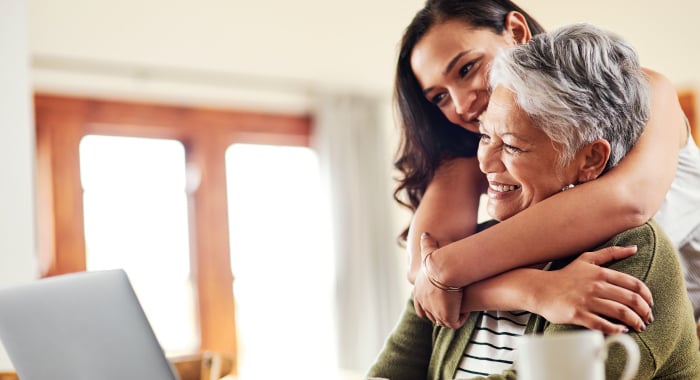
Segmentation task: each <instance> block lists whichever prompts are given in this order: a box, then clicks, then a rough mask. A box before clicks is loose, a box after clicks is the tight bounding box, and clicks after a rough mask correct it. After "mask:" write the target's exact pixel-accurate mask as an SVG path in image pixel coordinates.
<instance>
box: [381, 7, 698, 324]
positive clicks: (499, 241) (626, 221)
mask: <svg viewBox="0 0 700 380" xmlns="http://www.w3.org/2000/svg"><path fill="white" fill-rule="evenodd" d="M542 31H543V28H542V27H541V26H540V25H539V24H538V23H537V22H536V21H535V20H534V19H533V18H532V17H530V16H529V15H528V14H527V13H526V12H525V11H524V10H522V9H521V8H519V7H518V6H517V5H515V4H513V3H512V2H510V1H504V0H428V2H427V3H426V5H425V7H424V8H423V9H422V10H420V11H419V12H418V13H417V14H416V16H415V18H414V19H413V21H412V22H411V24H410V25H409V26H408V28H407V29H406V31H405V33H404V37H403V39H402V42H401V48H400V52H399V57H398V65H397V73H396V84H395V97H396V102H397V108H398V110H399V114H400V122H401V126H402V131H403V132H402V133H403V135H402V143H401V146H400V148H399V151H398V158H397V161H396V167H397V168H398V169H399V170H400V171H401V173H403V177H402V178H401V179H400V182H399V186H398V188H397V190H396V194H395V196H396V198H397V200H399V201H400V202H403V203H404V204H405V205H407V206H408V207H410V208H411V209H412V210H414V211H415V213H414V217H413V220H412V222H411V226H410V228H409V229H408V230H407V231H406V232H405V233H404V234H403V236H402V237H403V238H404V239H406V242H407V246H408V251H409V257H410V270H409V279H410V280H411V281H412V282H414V284H415V289H414V297H415V306H416V309H417V312H418V315H420V316H425V317H428V318H429V319H430V320H431V321H435V322H438V323H440V324H442V325H445V326H448V327H453V328H455V327H458V326H460V325H461V324H462V323H463V322H464V320H465V317H466V314H464V313H463V312H462V313H461V312H460V310H461V304H460V302H461V300H462V292H460V291H454V292H446V291H444V289H449V290H461V289H462V288H463V287H464V286H466V285H469V284H472V283H474V282H476V281H479V280H483V279H486V278H490V277H492V276H495V275H498V274H500V273H503V272H505V271H508V270H511V269H513V268H518V267H522V266H528V265H532V264H535V263H540V262H547V261H550V260H553V259H557V258H562V257H567V256H570V255H573V254H577V253H580V252H582V251H585V250H588V249H591V247H595V246H597V245H598V244H600V243H601V242H603V241H605V240H606V239H607V238H609V237H610V236H613V235H615V234H616V233H619V232H621V231H624V230H626V229H629V228H631V227H635V226H639V225H641V224H643V223H645V222H646V221H647V220H648V219H649V218H651V217H652V216H654V215H655V213H656V212H657V211H658V210H659V209H660V207H661V205H662V204H664V202H667V204H666V205H670V209H668V210H666V213H669V212H674V211H676V210H683V211H688V210H689V211H688V212H686V215H685V217H684V218H682V219H681V218H659V220H661V221H664V223H663V224H662V227H663V228H664V229H665V230H669V231H671V230H674V231H675V230H678V228H677V227H678V224H682V225H683V227H682V230H683V231H684V232H685V233H683V235H684V236H687V238H686V240H692V235H691V232H692V230H693V228H696V226H697V225H698V223H699V222H700V199H698V196H700V194H697V195H693V194H692V193H693V192H684V191H683V189H688V188H689V187H690V188H692V187H694V188H695V189H697V188H699V187H700V173H698V170H700V155H698V154H697V147H696V146H695V144H694V143H693V142H692V139H691V138H690V135H689V133H688V125H687V120H686V119H685V117H684V115H683V113H682V110H681V108H680V105H679V104H678V98H677V94H676V92H675V89H674V87H673V85H672V84H671V83H670V82H669V81H668V80H667V79H666V78H665V77H663V76H662V75H661V74H659V73H656V72H653V71H651V70H645V74H646V76H647V79H648V80H649V83H650V86H651V89H652V92H653V96H652V102H651V117H650V119H649V121H648V123H647V125H646V127H645V130H644V133H643V135H642V136H641V138H640V139H639V141H638V142H637V144H636V145H635V147H634V149H633V150H632V151H631V152H630V153H629V154H628V155H627V156H626V157H625V159H624V160H623V161H622V162H621V163H620V164H619V165H618V166H617V167H616V168H615V169H614V170H612V171H611V172H610V173H609V174H607V175H606V176H604V177H603V178H601V179H600V180H598V181H595V182H592V183H586V184H582V185H581V186H576V187H574V188H573V189H571V190H569V191H566V192H563V193H561V194H557V195H556V196H553V197H551V198H549V199H547V200H546V201H544V202H540V203H538V204H537V205H535V206H533V207H530V208H528V209H527V210H524V211H523V212H521V213H519V214H518V215H516V216H514V217H512V218H509V219H508V220H507V221H506V222H504V223H500V224H498V225H497V226H495V227H493V228H490V229H488V230H486V231H483V232H479V233H475V232H476V226H477V212H478V206H479V201H480V197H481V195H482V194H483V193H485V191H486V189H487V187H488V188H489V189H490V192H489V194H490V195H489V196H498V194H506V193H508V192H518V191H520V189H517V188H508V187H499V186H498V185H493V184H492V185H487V183H486V181H485V178H484V176H483V174H482V173H481V172H480V171H479V168H478V164H477V160H476V158H475V155H476V144H477V141H478V138H479V135H478V120H479V116H480V115H481V113H483V112H484V110H485V109H486V107H487V106H488V102H489V97H490V92H489V88H488V84H487V77H488V72H489V67H490V65H491V62H492V60H493V58H494V56H495V55H496V54H497V52H498V51H499V50H500V49H507V48H510V47H513V46H516V45H518V44H523V43H526V42H528V41H529V40H530V38H531V37H532V35H535V34H539V33H541V32H542ZM693 150H695V153H693ZM679 152H681V153H680V154H681V156H680V157H681V158H682V159H684V160H686V161H687V160H696V161H698V162H699V163H698V164H691V165H681V167H683V168H685V169H684V170H686V172H684V173H681V172H680V171H679V173H678V176H675V174H676V171H677V167H678V160H679ZM674 176H675V177H674ZM681 176H682V177H683V179H682V181H679V180H676V181H674V178H679V177H681ZM672 183H673V187H671V184H672ZM669 189H671V190H670V192H669ZM674 189H675V191H674ZM667 193H668V196H667ZM669 201H672V202H669ZM574 220H576V223H573V221H574ZM543 221H546V222H547V223H542V222H543ZM672 223H675V224H672ZM423 232H429V233H430V234H431V236H432V237H434V238H435V239H436V240H437V241H438V243H439V245H440V246H441V248H439V249H438V250H437V251H435V252H434V253H433V254H432V255H431V256H430V258H429V260H428V261H429V263H428V264H429V265H428V267H429V272H428V273H429V274H430V278H428V277H426V271H425V270H421V269H420V268H421V263H422V262H423V261H424V260H423V259H424V258H425V255H421V254H420V246H419V239H418V238H417V237H418V236H419V235H420V234H421V233H423ZM696 235H700V231H699V232H697V233H696ZM465 236H468V237H467V238H464V237H465ZM504 236H507V237H508V238H503V237H504ZM460 239H461V240H460ZM695 241H696V243H695V244H696V245H695V246H696V247H697V246H698V245H697V241H700V236H697V238H696V240H695ZM451 242H455V243H452V244H448V243H451ZM446 244H447V245H446ZM688 247H690V248H691V249H687V250H686V251H685V252H686V255H685V256H684V258H685V260H681V261H682V262H683V263H684V264H685V266H686V268H685V269H686V270H687V272H688V274H689V275H688V276H687V277H686V282H687V284H688V288H689V289H692V288H695V289H696V290H697V289H699V288H698V286H697V284H698V282H697V281H696V280H694V277H693V276H692V275H693V273H698V272H700V269H698V267H700V264H698V261H699V260H700V253H698V252H697V250H696V251H693V250H692V244H690V245H688V246H686V248H688ZM615 249H616V248H615V247H611V248H609V249H608V250H604V251H600V252H598V256H593V257H596V258H595V259H592V260H591V261H590V262H589V263H588V264H590V266H592V265H596V264H601V263H604V262H607V260H609V258H610V257H612V256H619V255H621V254H623V252H614V250H615ZM618 249H620V250H624V248H618ZM513 252H518V254H513ZM626 254H629V253H626ZM590 266H589V267H586V270H587V272H586V273H587V275H588V277H586V278H587V279H588V281H586V282H583V281H580V282H579V283H573V284H571V283H570V284H569V285H570V286H571V288H569V289H564V288H563V287H564V286H566V284H561V286H560V287H559V289H561V291H560V292H559V293H558V295H559V297H560V298H558V299H557V300H556V301H555V300H554V298H552V297H551V294H550V297H544V296H542V294H540V293H538V292H540V291H547V292H551V289H552V287H546V289H548V290H544V289H543V288H545V287H538V286H537V285H538V284H527V285H529V286H528V287H523V286H521V285H522V284H518V283H514V282H508V281H501V282H499V286H501V287H503V288H504V292H506V290H508V287H509V286H511V287H512V288H517V289H519V290H520V291H521V292H522V291H523V289H527V290H528V291H529V294H528V295H527V296H526V297H524V298H522V299H523V301H521V302H523V305H522V306H521V307H522V308H524V309H527V310H530V311H533V312H537V313H538V314H541V315H544V316H545V317H547V318H548V319H553V320H555V321H558V322H564V321H566V322H568V323H573V324H579V325H582V326H584V327H588V328H593V329H599V330H602V331H603V332H606V333H613V332H620V331H623V330H624V328H625V327H624V326H623V324H625V325H627V326H631V327H633V328H635V329H637V330H639V329H641V328H643V327H644V326H645V324H647V323H649V322H650V321H651V319H652V318H653V317H652V316H651V312H650V308H649V305H650V304H651V299H650V297H648V291H647V289H645V288H644V287H643V286H642V285H640V284H639V283H637V282H635V281H632V280H631V279H629V278H626V277H620V276H614V275H612V274H611V273H610V272H607V271H604V270H603V269H604V268H599V271H598V272H596V271H595V269H594V268H590ZM581 273H582V272H581V271H572V275H574V274H579V275H582V274H581ZM581 284H586V286H580V285H581ZM693 284H695V285H693ZM436 285H437V286H436ZM554 288H557V287H554ZM565 290H566V291H565ZM691 299H692V300H693V301H694V302H693V303H694V306H695V309H696V310H697V309H698V308H699V306H698V304H699V303H700V302H697V300H700V295H698V294H697V293H695V292H694V293H692V294H691ZM529 300H532V302H528V301H529ZM539 300H551V302H542V301H539ZM645 301H646V302H645ZM489 302H491V303H492V304H490V305H489V307H490V308H492V309H498V308H500V307H501V305H499V302H505V301H504V299H503V297H495V298H491V299H489ZM603 316H605V317H608V318H604V317H603ZM696 317H697V316H696ZM610 319H614V320H618V321H622V322H623V324H620V323H612V322H611V321H610Z"/></svg>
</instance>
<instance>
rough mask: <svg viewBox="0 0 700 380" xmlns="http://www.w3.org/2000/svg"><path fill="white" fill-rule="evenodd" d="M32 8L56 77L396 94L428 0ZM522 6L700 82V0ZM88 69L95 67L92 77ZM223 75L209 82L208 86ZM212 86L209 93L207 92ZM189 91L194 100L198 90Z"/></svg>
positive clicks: (204, 0)
mask: <svg viewBox="0 0 700 380" xmlns="http://www.w3.org/2000/svg"><path fill="white" fill-rule="evenodd" d="M29 4H30V8H29V26H30V50H31V53H32V55H33V56H34V58H35V59H36V60H35V64H34V69H35V71H41V70H42V69H43V71H47V67H51V66H52V64H51V63H50V60H49V59H48V58H51V57H54V58H56V57H58V58H71V59H80V60H83V63H85V61H98V62H103V63H104V62H107V63H111V64H125V65H126V67H131V68H133V70H132V71H131V73H132V74H133V75H131V76H130V77H129V79H131V80H129V81H127V82H128V84H127V87H128V89H130V90H132V91H137V90H139V87H140V89H141V90H143V91H149V92H150V93H153V92H154V89H153V87H154V83H155V82H158V80H159V78H160V79H162V78H164V77H168V78H171V79H172V78H174V77H177V76H178V75H179V77H180V79H184V78H183V75H181V74H182V73H180V74H174V73H173V72H170V73H168V70H171V71H172V70H174V69H186V70H195V71H197V72H199V73H201V72H205V73H207V75H210V76H211V77H213V78H217V76H218V78H226V80H224V81H219V82H220V83H218V84H217V85H216V86H210V87H215V88H218V89H219V90H221V89H222V88H228V89H230V88H232V87H236V88H237V89H238V90H239V91H240V90H242V89H248V90H251V89H255V90H256V91H260V90H261V89H267V90H270V89H274V90H277V91H278V92H279V91H281V92H284V93H287V94H288V93H290V92H291V93H296V94H299V93H301V94H307V93H309V92H314V91H315V89H318V88H332V89H343V90H347V91H360V92H369V93H372V94H375V95H381V96H387V97H389V96H390V88H391V82H392V80H393V64H394V57H395V53H396V46H397V43H398V41H399V38H400V36H401V33H402V31H403V28H404V27H405V26H406V24H407V23H408V22H409V21H410V19H411V17H412V15H413V14H414V13H415V11H416V10H417V9H419V8H420V7H421V6H422V4H423V0H382V1H374V0H357V1H350V2H348V1H342V2H341V1H338V0H298V1H283V0H278V1H271V2H270V1H267V2H253V1H246V2H243V1H241V0H200V1H194V0H177V1H171V0H145V1H142V0H122V1H106V0H62V1H54V0H30V2H29ZM520 4H521V5H522V6H523V7H524V8H525V9H526V10H529V11H530V13H532V14H533V15H535V16H536V17H537V18H538V19H539V20H540V21H541V22H542V23H543V24H544V25H545V27H547V28H552V27H555V26H558V25H561V24H564V23H568V22H574V21H589V22H593V23H596V24H599V25H601V26H603V27H607V28H610V29H612V30H615V31H617V32H619V33H620V34H622V35H624V36H625V37H627V38H628V39H629V40H630V41H631V42H632V43H633V44H634V45H635V46H637V47H638V49H639V52H640V55H641V56H642V60H643V62H644V64H645V65H646V66H649V67H652V68H655V69H657V70H659V71H661V72H663V73H665V74H667V75H668V76H669V77H670V78H671V79H672V80H673V81H674V82H675V83H677V84H678V85H679V86H687V85H698V83H700V73H699V72H698V70H696V67H695V63H696V62H698V61H699V60H700V43H699V42H698V40H697V36H698V35H700V23H698V22H697V20H696V16H695V15H697V14H698V13H699V12H700V2H698V1H696V0H669V1H655V0H638V1H633V2H630V1H628V0H591V1H585V2H584V1H576V2H573V1H559V0H521V1H520ZM53 66H56V65H55V62H54V64H53ZM88 66H89V65H88ZM88 66H84V67H83V68H84V69H87V71H90V70H89V67H88ZM148 67H151V68H153V67H155V68H156V69H148ZM74 68H75V69H79V68H78V67H74ZM93 68H94V67H93ZM48 71H51V70H48ZM54 71H55V70H54ZM195 77H196V75H195ZM49 79H50V78H48V77H47V76H45V75H44V76H36V77H35V79H34V83H35V85H36V86H38V87H39V88H43V87H47V86H51V85H52V84H51V81H50V80H49ZM189 79H192V81H194V82H197V80H198V79H197V78H189ZM209 79H212V78H209ZM212 80H213V81H216V79H212ZM212 80H204V79H202V77H201V75H200V77H199V82H200V83H203V84H207V82H209V83H211V81H212ZM221 82H224V83H221ZM61 85H62V86H63V87H64V88H66V87H73V88H83V89H85V88H88V87H93V88H95V87H102V89H99V91H101V92H104V88H103V87H104V86H103V84H102V83H101V82H100V81H99V80H97V79H96V78H95V77H94V76H93V77H90V78H87V80H78V81H73V82H72V83H62V84H61ZM104 85H106V86H109V85H110V84H109V83H108V84H104ZM112 85H114V84H113V83H112ZM201 87H206V86H200V91H201V90H202V89H201ZM172 90H173V89H172V87H170V88H168V90H167V91H161V95H165V94H168V93H169V92H172ZM184 93H190V97H192V96H191V91H187V92H184ZM220 95H221V97H222V98H227V97H229V94H226V93H221V94H220ZM167 96H169V97H173V96H174V95H172V94H169V95H167ZM238 98H239V100H240V98H245V96H243V97H241V96H239V97H238ZM262 99H265V97H262ZM195 100H196V99H195ZM231 101H235V100H229V102H231ZM274 101H275V100H274V99H272V100H269V101H268V103H274ZM264 102H265V101H264V100H263V103H264ZM248 103H250V101H248Z"/></svg>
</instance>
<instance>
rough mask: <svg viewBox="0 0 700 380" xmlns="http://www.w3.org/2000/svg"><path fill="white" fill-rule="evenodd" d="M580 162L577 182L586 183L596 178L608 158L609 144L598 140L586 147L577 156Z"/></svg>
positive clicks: (601, 171)
mask: <svg viewBox="0 0 700 380" xmlns="http://www.w3.org/2000/svg"><path fill="white" fill-rule="evenodd" d="M577 157H578V160H579V162H580V166H579V175H578V182H579V183H583V182H588V181H592V180H594V179H596V178H598V177H599V176H600V175H601V174H602V173H603V171H604V170H605V165H606V164H607V163H608V158H609V157H610V143H609V142H608V141H607V140H605V139H598V140H595V141H593V142H592V143H590V144H588V145H586V146H585V147H583V148H582V149H581V150H579V153H578V154H577Z"/></svg>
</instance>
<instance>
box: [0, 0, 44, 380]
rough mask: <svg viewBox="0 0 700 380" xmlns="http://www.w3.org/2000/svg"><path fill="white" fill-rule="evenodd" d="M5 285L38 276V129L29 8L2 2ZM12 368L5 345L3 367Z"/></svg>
mask: <svg viewBox="0 0 700 380" xmlns="http://www.w3.org/2000/svg"><path fill="white" fill-rule="evenodd" d="M0 4H1V5H0V84H2V85H0V133H1V134H2V138H0V163H1V164H0V183H2V185H0V285H2V286H9V285H13V284H19V283H22V282H27V281H29V280H32V279H34V278H36V276H37V272H36V244H35V222H34V133H33V131H34V127H33V121H32V104H31V95H30V84H29V55H28V48H27V8H26V3H25V2H24V1H23V0H3V2H2V3H0ZM2 368H11V365H10V362H9V360H8V359H7V356H6V355H5V352H4V350H2V348H1V347H0V369H2Z"/></svg>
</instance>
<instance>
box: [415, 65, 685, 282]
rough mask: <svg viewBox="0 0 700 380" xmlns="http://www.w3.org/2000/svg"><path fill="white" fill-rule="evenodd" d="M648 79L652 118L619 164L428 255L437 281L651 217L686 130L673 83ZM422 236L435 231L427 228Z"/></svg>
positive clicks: (523, 259)
mask: <svg viewBox="0 0 700 380" xmlns="http://www.w3.org/2000/svg"><path fill="white" fill-rule="evenodd" d="M647 74H648V76H649V80H650V84H651V88H652V93H653V95H652V107H651V110H652V111H651V117H650V119H649V122H648V123H647V126H646V128H645V130H644V133H643V134H642V136H641V137H640V138H639V141H638V142H637V144H636V145H635V147H634V148H633V149H632V151H630V153H628V154H627V156H625V158H624V159H623V160H622V161H621V162H620V164H618V166H616V167H615V168H613V169H612V170H611V171H610V172H609V173H607V174H606V175H604V176H602V177H600V178H599V179H597V180H595V181H591V182H588V183H585V184H583V185H580V186H576V187H575V188H573V189H571V190H568V191H566V192H562V193H559V194H556V195H554V196H552V197H550V198H548V199H546V200H544V201H542V202H539V203H537V204H535V205H533V206H532V207H529V208H528V209H526V210H524V211H522V212H520V213H518V214H516V215H515V216H513V217H511V218H509V219H508V220H506V221H504V222H502V223H499V224H498V225H496V226H493V227H491V228H489V229H487V230H485V231H482V232H480V233H478V234H474V235H472V236H470V237H467V238H465V239H462V240H460V241H457V242H454V243H452V244H449V245H447V246H444V247H441V248H439V249H438V250H437V251H436V252H435V253H434V254H433V255H431V257H430V269H431V274H432V275H433V276H434V277H435V279H437V280H438V281H439V282H440V283H442V284H446V285H449V286H464V285H468V284H471V283H473V282H475V281H479V280H482V279H485V278H488V277H491V276H493V275H496V274H499V273H502V272H504V271H507V270H510V269H513V268H518V267H522V266H527V265H531V264H535V263H540V262H545V261H550V260H553V259H558V258H563V257H567V256H570V255H572V254H575V253H579V252H583V251H585V250H587V249H590V247H593V246H596V245H598V244H600V243H601V242H602V241H604V240H605V239H607V238H608V237H610V236H612V235H614V234H616V233H619V232H621V231H624V230H627V229H629V228H632V227H635V226H638V225H641V224H643V223H644V222H646V221H647V220H649V219H650V218H651V217H652V216H653V215H654V214H655V213H656V212H657V210H658V209H659V207H660V206H661V204H662V202H663V199H664V197H665V194H666V192H667V191H668V189H669V188H670V185H671V182H672V181H673V177H674V176H675V172H676V166H677V162H678V151H679V148H680V146H681V145H682V144H683V142H684V141H685V138H686V129H685V123H684V116H683V112H682V110H681V108H680V105H679V103H678V96H677V94H676V91H675V89H674V87H673V85H672V84H671V83H670V82H669V81H668V79H666V78H664V77H663V76H661V75H660V74H658V73H655V72H652V71H647ZM543 175H547V174H546V173H543ZM423 211H424V210H423ZM544 226H546V228H544ZM424 231H428V232H431V233H432V231H431V230H430V229H429V228H427V227H426V229H425V230H424ZM421 232H422V231H421Z"/></svg>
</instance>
